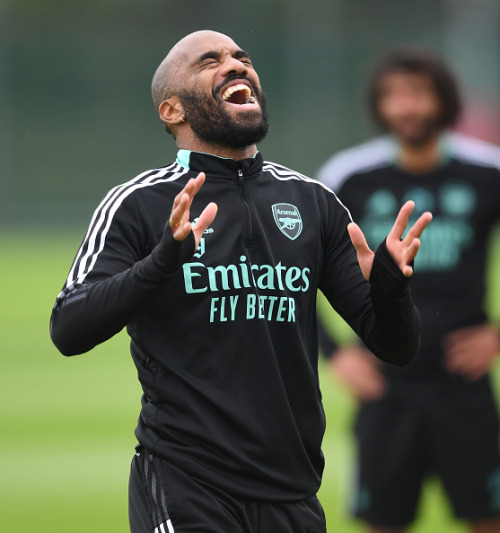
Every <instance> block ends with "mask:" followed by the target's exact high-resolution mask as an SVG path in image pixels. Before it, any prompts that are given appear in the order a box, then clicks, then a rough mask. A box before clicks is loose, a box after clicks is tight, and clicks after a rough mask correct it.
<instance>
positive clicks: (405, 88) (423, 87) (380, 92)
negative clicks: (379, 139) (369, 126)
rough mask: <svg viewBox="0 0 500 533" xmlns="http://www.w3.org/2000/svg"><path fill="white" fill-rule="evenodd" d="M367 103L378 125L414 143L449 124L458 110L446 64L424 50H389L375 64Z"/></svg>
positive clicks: (434, 133)
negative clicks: (389, 51) (388, 52)
mask: <svg viewBox="0 0 500 533" xmlns="http://www.w3.org/2000/svg"><path fill="white" fill-rule="evenodd" d="M369 104H370V109H371V112H372V115H373V117H374V119H375V121H376V123H377V124H378V125H379V126H381V127H382V128H384V129H385V130H389V131H390V132H392V133H393V134H395V135H396V137H398V138H399V140H400V141H402V142H405V143H407V144H412V145H417V146H418V145H422V144H425V143H426V142H427V141H428V140H430V139H431V138H433V137H434V136H435V135H437V134H439V132H440V131H442V130H443V129H445V128H448V127H450V126H452V125H453V124H454V123H455V122H456V121H457V119H458V117H459V115H460V111H461V101H460V95H459V91H458V87H457V82H456V80H455V77H454V76H453V74H452V73H451V71H450V69H449V68H448V66H447V65H446V64H445V63H444V62H443V61H442V60H441V59H439V58H438V57H436V56H434V55H432V54H430V53H428V52H424V51H421V50H410V49H401V50H395V51H393V52H392V53H391V54H389V55H387V56H386V57H384V58H383V59H382V60H381V61H380V62H379V64H378V65H377V66H376V67H375V69H374V71H373V74H372V78H371V83H370V86H369Z"/></svg>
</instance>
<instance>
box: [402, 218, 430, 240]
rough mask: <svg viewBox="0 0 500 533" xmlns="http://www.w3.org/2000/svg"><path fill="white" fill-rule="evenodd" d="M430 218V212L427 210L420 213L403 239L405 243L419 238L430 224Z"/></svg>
mask: <svg viewBox="0 0 500 533" xmlns="http://www.w3.org/2000/svg"><path fill="white" fill-rule="evenodd" d="M431 220H432V213H429V211H426V212H425V213H422V214H421V215H420V216H419V217H418V219H417V221H416V222H415V224H413V226H412V227H411V228H410V230H409V231H408V233H407V235H406V237H405V238H404V239H403V240H404V241H406V243H411V242H412V241H413V240H414V239H420V237H421V235H422V233H423V232H424V229H425V228H426V227H427V226H428V225H429V224H430V222H431Z"/></svg>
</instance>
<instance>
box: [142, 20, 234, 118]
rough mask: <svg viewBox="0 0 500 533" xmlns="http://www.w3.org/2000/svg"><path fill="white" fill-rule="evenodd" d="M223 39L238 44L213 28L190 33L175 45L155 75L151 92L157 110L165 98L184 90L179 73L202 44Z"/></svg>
mask: <svg viewBox="0 0 500 533" xmlns="http://www.w3.org/2000/svg"><path fill="white" fill-rule="evenodd" d="M221 39H223V40H226V41H228V43H231V44H232V45H233V46H236V44H235V43H234V41H233V40H232V39H231V38H230V37H228V36H227V35H224V34H223V33H219V32H216V31H212V30H200V31H195V32H193V33H190V34H189V35H186V37H183V38H182V39H181V40H180V41H179V42H178V43H177V44H175V45H174V46H173V48H172V49H171V50H170V52H169V53H168V54H167V56H166V57H165V59H164V60H163V61H162V62H161V63H160V66H159V67H158V68H157V69H156V72H155V74H154V76H153V83H152V85H151V92H152V96H153V104H154V106H155V109H156V111H158V109H159V107H160V104H161V103H162V102H163V101H164V100H165V99H167V98H170V97H171V96H172V95H174V94H178V92H179V90H182V88H183V87H182V79H181V76H179V74H180V73H181V72H182V71H183V68H185V67H186V65H187V64H188V62H189V61H190V60H191V59H192V58H193V55H195V54H196V52H197V50H198V49H201V47H202V46H206V45H207V42H210V41H215V40H218V41H220V40H221Z"/></svg>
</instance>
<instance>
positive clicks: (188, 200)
mask: <svg viewBox="0 0 500 533" xmlns="http://www.w3.org/2000/svg"><path fill="white" fill-rule="evenodd" d="M204 182H205V173H204V172H200V173H199V174H198V176H196V178H191V179H190V180H189V181H188V182H187V183H186V185H185V187H184V188H183V189H182V191H181V192H180V193H179V194H178V195H177V196H176V197H175V199H174V204H173V206H172V212H171V213H170V218H169V224H170V227H171V228H172V233H173V235H174V239H176V240H178V241H182V240H184V239H185V238H186V237H187V236H188V234H189V232H190V231H191V223H190V221H189V210H190V209H191V204H192V203H193V198H194V197H195V196H196V194H197V193H198V191H199V190H200V188H201V186H202V185H203V183H204Z"/></svg>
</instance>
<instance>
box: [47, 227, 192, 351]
mask: <svg viewBox="0 0 500 533" xmlns="http://www.w3.org/2000/svg"><path fill="white" fill-rule="evenodd" d="M194 249H195V243H194V236H193V234H192V233H190V235H189V236H188V237H187V238H186V239H185V240H184V241H182V242H177V241H176V240H175V239H174V238H173V236H172V232H171V230H170V228H169V227H168V225H167V226H166V227H165V230H164V232H163V236H162V238H161V240H160V242H159V243H158V244H157V246H156V247H155V248H153V250H152V252H151V253H150V254H149V255H148V256H147V257H145V258H143V259H141V260H139V261H137V262H136V263H134V264H132V265H131V266H130V267H128V268H126V269H125V270H123V271H122V272H118V273H115V274H113V273H112V272H113V270H115V268H116V266H115V264H114V263H111V262H110V263H107V264H108V265H109V272H108V273H106V267H105V266H104V267H102V266H101V268H100V273H99V278H102V279H97V280H93V279H92V276H88V277H87V278H86V279H85V281H84V282H83V283H75V284H72V285H69V286H67V287H65V288H64V290H63V291H62V292H61V294H60V295H59V297H58V298H57V300H56V303H55V305H54V308H53V310H52V316H51V320H50V335H51V338H52V341H53V342H54V344H55V345H56V347H57V348H58V349H59V351H60V352H61V353H63V354H64V355H76V354H80V353H83V352H86V351H88V350H90V349H92V348H93V347H94V346H96V345H97V344H99V343H101V342H103V341H105V340H107V339H109V338H110V337H112V336H113V335H115V334H116V333H118V332H119V331H120V330H121V329H122V328H123V327H125V326H126V325H127V323H128V322H129V321H130V320H131V319H132V318H133V316H134V314H135V313H136V312H137V309H138V306H140V304H141V303H142V302H143V301H144V299H146V298H147V297H148V295H150V294H152V293H153V292H154V291H155V290H157V289H159V288H162V287H163V286H165V284H167V283H168V281H169V279H170V278H171V276H172V274H174V273H175V272H177V271H178V270H179V269H180V268H181V266H182V264H183V263H184V262H185V261H187V260H188V259H189V258H190V257H191V256H192V255H193V252H194ZM114 252H115V253H116V252H117V251H116V250H114ZM123 255H124V256H127V254H126V253H125V252H124V253H123ZM105 264H106V263H105Z"/></svg>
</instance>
